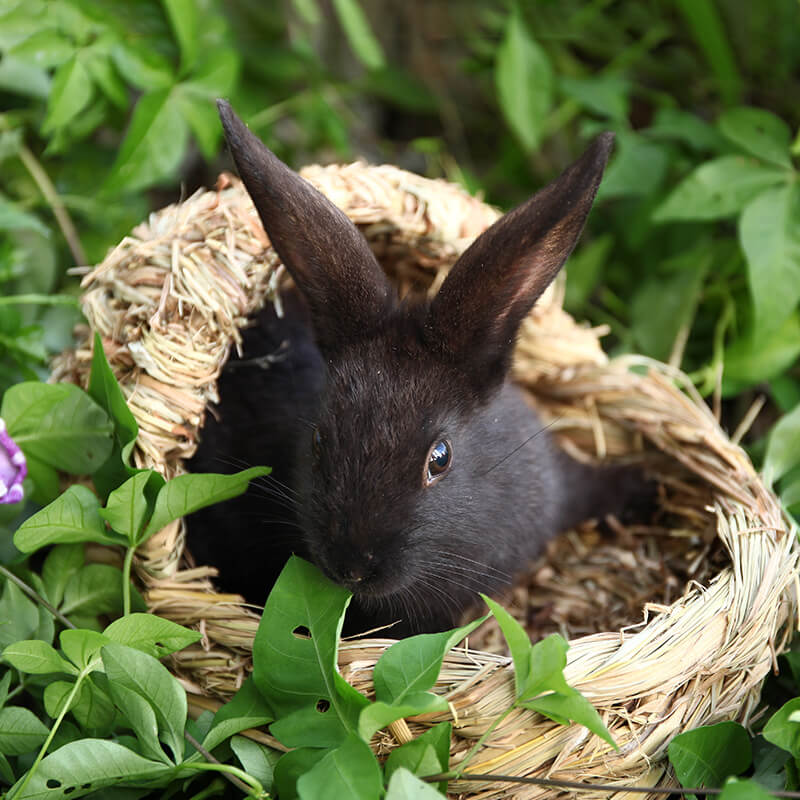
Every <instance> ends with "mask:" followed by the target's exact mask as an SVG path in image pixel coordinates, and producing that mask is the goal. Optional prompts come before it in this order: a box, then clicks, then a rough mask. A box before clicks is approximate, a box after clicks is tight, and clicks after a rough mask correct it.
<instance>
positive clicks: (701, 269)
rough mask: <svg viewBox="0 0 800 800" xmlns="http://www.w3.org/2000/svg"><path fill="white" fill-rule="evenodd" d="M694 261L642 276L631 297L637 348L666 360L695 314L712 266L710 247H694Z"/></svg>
mask: <svg viewBox="0 0 800 800" xmlns="http://www.w3.org/2000/svg"><path fill="white" fill-rule="evenodd" d="M688 255H690V256H691V257H692V259H693V260H694V263H693V264H691V265H687V268H686V269H680V270H677V271H676V272H674V273H673V274H672V275H670V276H669V277H666V278H660V279H658V278H653V279H649V280H645V281H644V282H643V284H642V286H641V287H640V288H639V289H638V290H637V291H636V293H635V294H634V295H633V299H632V301H631V304H630V306H631V333H632V334H633V337H634V339H635V340H636V343H637V345H638V352H641V353H644V354H645V355H648V356H651V357H652V358H657V359H659V360H661V361H666V360H667V359H668V358H669V356H670V354H671V352H672V349H673V346H674V344H675V340H676V339H677V337H678V335H679V334H680V333H681V331H682V329H684V327H688V326H689V325H690V324H691V322H692V319H693V318H694V315H695V311H696V309H697V303H698V301H699V300H700V293H701V291H702V289H703V283H704V281H705V276H706V273H707V272H708V270H709V268H710V267H711V264H712V261H713V253H712V252H711V250H710V248H705V249H704V250H703V249H699V248H693V249H692V250H691V251H689V253H688Z"/></svg>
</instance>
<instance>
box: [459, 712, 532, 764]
mask: <svg viewBox="0 0 800 800" xmlns="http://www.w3.org/2000/svg"><path fill="white" fill-rule="evenodd" d="M516 707H517V704H516V703H514V705H513V706H509V708H507V709H506V710H505V711H504V712H503V713H502V714H501V715H500V716H499V717H497V719H496V720H495V721H494V722H493V723H492V724H491V725H490V726H489V727H488V728H487V729H486V730H485V731H484V733H483V736H481V738H480V739H478V741H477V742H475V744H474V745H472V749H471V750H470V751H469V753H467V755H466V756H465V757H464V760H463V761H462V762H461V763H460V764H459V765H458V768H457V769H456V770H455V772H454V773H453V779H454V780H458V779H459V778H460V777H461V773H462V772H463V771H464V770H465V769H466V768H467V765H468V764H469V762H470V761H472V759H473V758H474V757H475V754H476V753H477V752H478V750H480V749H481V747H483V745H484V744H485V743H486V740H487V739H488V738H489V737H490V736H491V735H492V734H493V733H494V731H495V728H497V726H498V725H499V724H500V723H501V722H502V721H503V720H504V719H505V718H506V717H507V716H508V715H509V714H510V713H511V712H512V711H513V710H514V709H515V708H516Z"/></svg>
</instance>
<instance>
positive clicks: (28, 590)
mask: <svg viewBox="0 0 800 800" xmlns="http://www.w3.org/2000/svg"><path fill="white" fill-rule="evenodd" d="M0 575H3V576H5V577H6V578H8V580H10V581H12V582H13V583H16V584H17V586H19V588H20V589H22V591H23V592H25V594H27V595H28V597H30V598H31V600H33V601H34V602H35V603H38V604H39V605H40V606H42V607H43V608H46V609H47V610H48V611H49V612H50V613H51V614H52V615H53V616H54V617H55V618H56V619H57V620H58V621H59V622H60V623H61V624H62V625H64V626H65V627H67V628H74V627H75V626H74V625H73V624H72V623H71V622H70V621H69V620H68V619H67V618H66V617H65V616H64V615H63V614H62V613H61V612H60V611H59V610H58V609H57V608H56V607H55V606H52V605H50V603H48V602H47V600H45V599H44V597H42V596H41V595H40V594H39V593H38V592H37V591H36V589H34V588H33V587H32V586H28V584H27V583H25V581H23V580H22V579H21V578H18V577H17V576H16V575H15V574H14V573H13V572H11V571H10V570H9V569H7V568H6V567H4V566H2V565H0Z"/></svg>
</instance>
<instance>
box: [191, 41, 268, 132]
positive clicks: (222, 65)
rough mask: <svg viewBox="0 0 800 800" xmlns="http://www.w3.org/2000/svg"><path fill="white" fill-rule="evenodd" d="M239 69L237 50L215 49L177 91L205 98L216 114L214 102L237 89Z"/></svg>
mask: <svg viewBox="0 0 800 800" xmlns="http://www.w3.org/2000/svg"><path fill="white" fill-rule="evenodd" d="M239 68H240V61H239V54H238V53H237V51H236V50H235V49H233V48H224V49H223V48H219V49H215V50H212V51H210V52H208V53H205V54H204V56H203V60H202V61H201V63H200V64H199V65H198V66H197V68H196V69H195V70H194V72H193V73H192V74H191V75H190V76H189V77H187V79H186V80H185V81H184V82H183V83H181V84H179V85H178V86H176V89H177V88H180V89H181V90H185V91H186V92H190V93H192V94H195V95H197V96H200V97H204V98H205V99H206V102H207V103H208V105H209V106H211V108H213V109H214V110H215V112H216V104H215V103H214V100H215V99H216V98H217V97H219V96H220V95H226V94H230V93H231V92H232V91H233V90H234V89H235V87H236V83H237V81H238V79H239ZM265 74H266V73H265ZM218 122H219V120H218Z"/></svg>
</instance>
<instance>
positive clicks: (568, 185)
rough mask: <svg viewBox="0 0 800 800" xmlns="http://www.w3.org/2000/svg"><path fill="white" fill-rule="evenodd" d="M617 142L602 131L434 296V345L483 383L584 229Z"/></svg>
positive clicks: (430, 333) (492, 376) (492, 232)
mask: <svg viewBox="0 0 800 800" xmlns="http://www.w3.org/2000/svg"><path fill="white" fill-rule="evenodd" d="M613 141H614V135H613V134H612V133H604V134H601V135H600V136H598V137H597V138H596V139H595V140H594V141H593V142H592V144H591V145H590V146H589V148H588V149H587V150H586V152H585V153H584V154H583V155H582V156H581V157H580V158H579V159H578V160H577V161H576V162H575V163H574V164H572V166H570V167H568V168H567V169H566V170H565V171H564V172H563V173H562V174H561V175H560V176H559V177H558V178H557V179H556V180H555V181H553V182H552V183H551V184H549V185H548V186H546V187H545V188H544V189H542V190H541V191H540V192H538V193H537V194H535V195H534V196H533V197H532V198H531V199H530V200H528V201H527V202H525V203H523V204H522V205H521V206H519V207H518V208H516V209H514V210H513V211H510V212H509V213H508V214H506V215H505V216H503V217H501V218H500V219H499V220H498V221H497V222H495V224H494V225H492V226H491V227H490V228H489V229H488V230H487V231H485V232H484V233H483V234H481V235H480V236H479V237H478V238H477V239H476V240H475V241H474V242H473V243H472V245H471V246H470V247H469V248H468V249H467V250H466V252H465V253H464V254H463V255H462V256H461V258H460V259H459V260H458V261H457V262H456V264H455V265H454V266H453V268H452V269H451V271H450V274H449V275H448V276H447V279H446V280H445V282H444V284H443V285H442V288H441V289H440V290H439V293H438V294H437V295H436V297H434V298H433V301H432V302H431V306H430V311H429V314H428V318H427V320H426V324H425V333H426V339H427V341H428V344H429V346H430V347H431V348H433V349H434V350H438V351H439V352H440V353H442V354H443V355H444V356H445V357H447V358H448V359H449V360H453V361H455V362H457V363H460V364H461V365H462V366H463V367H464V368H465V369H467V370H468V371H469V372H470V373H472V374H473V375H474V376H475V377H476V378H477V380H478V381H479V382H480V383H491V382H492V381H494V380H496V379H500V380H502V379H503V378H504V377H505V373H506V371H507V369H508V367H509V365H510V360H511V353H512V350H513V346H514V342H515V340H516V336H517V329H518V328H519V326H520V324H521V322H522V320H523V319H524V318H525V316H526V315H527V313H528V312H529V311H530V310H531V308H532V307H533V304H534V303H535V302H536V300H537V299H538V298H539V296H540V295H541V294H542V292H543V291H544V290H545V289H546V288H547V287H548V286H549V285H550V283H551V281H552V280H553V278H555V276H556V275H557V274H558V271H559V270H560V269H561V267H562V265H563V264H564V262H565V261H566V260H567V257H568V256H569V254H570V253H571V252H572V249H573V247H575V243H576V242H577V240H578V237H579V236H580V233H581V231H582V230H583V225H584V223H585V222H586V217H587V216H588V214H589V210H590V209H591V207H592V202H593V201H594V197H595V194H597V187H598V186H599V185H600V179H601V178H602V176H603V170H604V169H605V166H606V163H607V161H608V156H609V153H610V151H611V146H612V143H613Z"/></svg>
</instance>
